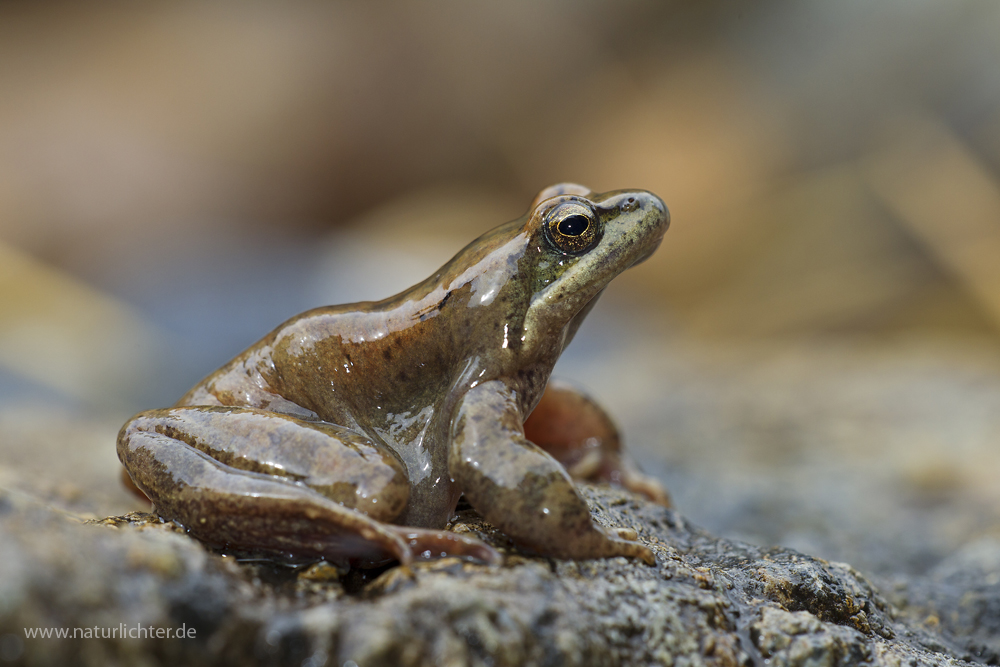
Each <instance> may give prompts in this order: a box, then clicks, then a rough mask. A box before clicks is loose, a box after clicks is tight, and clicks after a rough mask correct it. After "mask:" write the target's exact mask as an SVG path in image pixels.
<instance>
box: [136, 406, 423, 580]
mask: <svg viewBox="0 0 1000 667" xmlns="http://www.w3.org/2000/svg"><path fill="white" fill-rule="evenodd" d="M118 456H119V458H120V459H121V461H122V463H123V464H124V465H125V468H126V469H127V470H128V472H129V475H130V476H131V477H132V479H133V481H134V482H135V483H136V485H137V486H138V487H139V488H140V489H141V490H142V491H143V492H144V493H145V494H146V495H147V496H148V497H149V498H150V500H152V501H153V503H154V504H155V505H156V508H157V511H158V512H159V513H160V515H161V516H163V517H165V518H167V519H171V520H176V521H178V522H179V523H181V524H182V525H184V526H185V527H187V528H188V529H189V530H190V531H191V532H192V533H194V535H195V536H196V537H199V538H200V539H203V540H205V541H207V542H211V543H215V544H222V545H226V544H228V545H231V546H236V547H240V548H244V549H258V548H259V549H267V550H278V551H287V552H290V553H295V554H299V555H308V556H322V557H327V558H343V557H350V558H355V557H356V558H370V559H378V558H380V557H381V558H385V557H392V558H397V559H399V560H403V561H408V560H409V559H410V556H411V554H410V549H409V546H408V545H407V543H406V539H405V537H403V536H402V535H400V534H399V533H398V531H396V530H395V529H394V527H390V526H387V525H385V524H383V523H382V522H381V521H379V520H377V519H379V518H383V519H386V518H392V516H394V515H395V514H398V513H399V511H401V509H402V508H403V507H404V506H405V504H406V501H407V498H408V489H409V486H408V484H407V482H406V475H405V472H404V470H403V468H402V465H401V464H400V463H399V461H398V460H397V459H396V458H395V456H394V455H392V453H391V452H387V451H385V450H383V449H380V448H379V447H377V446H375V445H374V443H372V442H371V441H368V440H366V439H364V438H362V437H360V436H357V435H356V434H353V433H352V432H350V431H348V430H347V429H342V428H339V427H336V426H332V425H328V424H314V423H309V422H303V421H300V420H297V419H294V418H291V417H287V416H284V415H278V414H275V413H269V412H266V411H261V410H254V409H248V408H220V407H184V408H171V409H167V410H152V411H149V412H144V413H142V414H140V415H138V416H136V417H135V418H134V419H133V420H132V421H130V422H129V423H128V424H126V425H125V426H124V427H123V428H122V430H121V433H119V436H118ZM355 467H356V468H357V469H355ZM359 471H360V472H359ZM352 493H353V495H354V496H355V497H354V498H352V497H351V495H352ZM338 494H339V496H340V497H343V498H345V499H346V500H347V501H353V502H354V506H355V507H358V509H359V510H364V511H368V514H369V516H366V515H365V514H363V513H362V511H357V510H354V509H351V508H350V507H349V506H347V504H346V503H345V504H341V502H340V501H337V500H335V498H337V497H338ZM363 496H367V497H363ZM376 500H377V501H378V502H375V501H376Z"/></svg>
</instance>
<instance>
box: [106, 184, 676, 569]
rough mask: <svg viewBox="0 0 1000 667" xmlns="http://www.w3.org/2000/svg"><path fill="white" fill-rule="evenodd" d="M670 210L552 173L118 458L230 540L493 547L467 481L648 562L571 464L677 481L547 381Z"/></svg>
mask: <svg viewBox="0 0 1000 667" xmlns="http://www.w3.org/2000/svg"><path fill="white" fill-rule="evenodd" d="M668 224H669V215H668V213H667V209H666V207H665V206H664V204H663V202H662V201H661V200H660V199H659V198H658V197H656V196H655V195H653V194H651V193H649V192H645V191H640V190H636V191H630V190H619V191H614V192H607V193H604V194H596V193H592V192H590V190H588V189H587V188H584V187H582V186H579V185H574V184H562V185H556V186H553V187H550V188H547V189H546V190H543V191H542V192H541V193H539V195H538V196H537V197H536V198H535V201H534V202H533V203H532V205H531V208H530V210H529V211H528V213H527V215H525V216H524V217H523V218H520V219H518V220H514V221H513V222H509V223H507V224H504V225H501V226H499V227H497V228H495V229H493V230H492V231H490V232H488V233H486V234H484V235H483V236H481V237H480V238H478V239H476V240H475V241H473V242H472V243H471V244H470V245H468V246H467V247H466V248H465V249H463V250H462V251H461V252H459V253H458V254H457V255H456V256H455V257H454V258H453V259H452V260H451V261H449V262H448V263H447V264H445V265H444V266H443V267H442V268H441V269H440V270H439V271H437V273H435V274H434V275H432V276H431V277H430V278H428V279H426V280H424V281H423V282H421V283H419V284H417V285H415V286H414V287H412V288H410V289H408V290H406V291H404V292H402V293H400V294H397V295H396V296H393V297H390V298H388V299H385V300H384V301H377V302H364V303H354V304H348V305H342V306H329V307H324V308H317V309H314V310H310V311H308V312H306V313H303V314H301V315H299V316H297V317H294V318H292V319H291V320H289V321H287V322H285V323H284V324H282V325H281V326H279V327H278V328H277V329H275V330H274V331H272V332H271V333H270V334H268V335H267V336H265V337H264V338H263V339H262V340H261V341H260V342H258V343H257V344H255V345H253V346H252V347H251V348H249V349H248V350H246V351H245V352H243V353H242V354H240V355H239V356H238V357H236V358H235V359H233V360H232V361H231V362H229V363H228V364H226V365H225V366H223V367H222V368H220V369H219V370H217V371H216V372H214V373H212V374H211V375H209V376H208V377H207V378H205V380H203V381H202V382H200V383H199V384H198V385H197V386H195V387H194V388H193V389H192V390H191V391H189V392H188V393H187V394H186V395H185V396H184V397H183V398H181V400H180V401H178V403H177V404H176V405H175V406H174V407H172V408H167V409H162V410H150V411H148V412H143V413H140V414H139V415H137V416H135V417H134V418H133V419H132V420H131V421H129V422H128V423H127V424H125V426H124V427H123V428H122V430H121V432H120V434H119V436H118V457H119V458H120V459H121V461H122V463H123V464H124V466H125V468H126V470H127V472H128V475H129V477H130V478H131V480H132V482H134V484H135V486H136V487H138V489H140V490H141V491H142V492H143V493H144V494H145V495H146V496H147V497H148V498H149V499H150V500H151V501H152V502H153V503H154V505H155V507H156V511H157V512H158V513H159V515H160V516H161V517H163V518H164V519H166V520H172V521H175V522H177V523H179V524H181V525H182V526H184V527H185V528H187V529H188V531H189V532H190V533H191V534H192V535H194V536H195V537H197V538H199V539H201V540H203V541H204V542H206V543H209V544H213V545H216V546H221V547H226V548H230V549H236V550H242V551H256V552H266V553H270V554H279V555H286V556H291V557H298V558H303V557H305V558H326V559H328V560H331V561H334V562H345V561H350V562H354V563H367V564H373V563H379V562H386V561H388V560H392V559H396V560H399V561H401V562H403V563H408V562H410V561H411V560H413V559H415V558H436V557H439V556H444V555H449V554H450V555H458V556H464V557H472V558H477V559H480V560H484V561H487V562H496V561H497V560H499V554H498V553H497V552H496V551H495V550H493V549H492V548H491V547H489V546H487V545H486V544H484V543H482V542H480V541H479V540H475V539H472V538H470V537H465V536H460V535H458V534H456V533H453V532H450V531H446V530H443V528H444V527H445V526H446V524H447V523H448V522H449V520H450V519H451V518H452V517H453V515H454V512H455V508H456V505H457V503H458V500H459V497H460V496H462V494H464V495H465V498H466V499H467V500H468V502H469V503H470V504H471V505H472V507H474V508H475V509H476V510H477V511H478V512H479V513H480V514H481V515H482V516H483V517H484V518H485V519H486V520H488V521H489V522H490V523H492V524H493V525H495V526H496V527H497V528H499V529H500V530H501V531H503V532H504V533H505V534H506V535H507V536H508V537H510V539H511V540H512V541H513V542H514V543H515V544H517V545H518V546H519V547H521V548H523V549H526V550H528V551H531V552H535V553H539V554H543V555H547V556H553V557H556V558H601V557H609V556H630V557H636V558H640V559H642V560H644V561H646V562H647V563H650V564H652V563H653V562H654V559H653V554H652V552H651V551H650V550H649V549H648V548H647V547H645V546H643V545H642V544H640V543H638V542H637V541H635V537H636V536H635V533H634V532H632V531H622V530H619V531H614V530H608V529H604V528H602V527H600V526H598V525H596V524H594V522H593V521H592V520H591V516H590V511H589V509H588V507H587V505H586V503H585V502H584V501H583V500H582V499H581V498H580V496H579V495H578V494H577V492H576V490H575V489H574V487H573V483H572V481H571V476H570V473H572V474H573V475H575V476H576V477H578V478H581V479H594V480H606V481H609V482H611V483H616V484H620V485H623V486H626V487H629V488H632V489H634V490H636V491H639V492H641V493H644V494H645V495H647V496H648V497H650V498H652V499H654V500H657V501H659V502H662V503H664V504H667V503H668V502H669V501H668V500H667V496H666V494H665V492H664V491H663V490H662V488H661V487H660V486H659V485H658V484H657V483H656V482H655V481H653V480H651V479H649V478H646V477H644V476H642V475H641V474H639V473H638V472H637V471H636V470H635V469H634V468H633V467H632V466H631V465H630V464H628V462H627V460H626V459H625V458H624V457H623V456H622V454H621V451H620V445H619V441H618V436H617V431H616V430H615V428H614V425H613V424H612V422H611V420H610V419H609V418H608V416H607V415H606V414H605V413H604V412H603V411H602V410H601V409H600V408H599V407H598V406H597V405H596V404H595V403H594V402H593V401H591V400H590V399H588V398H586V397H585V396H583V395H582V394H580V393H579V392H578V391H576V390H574V389H572V388H570V387H568V386H565V385H553V386H552V387H551V388H550V389H549V391H546V384H547V382H548V380H549V374H550V372H551V371H552V367H553V366H554V365H555V363H556V360H557V359H558V358H559V355H560V354H561V353H562V351H563V349H564V348H565V347H566V346H567V345H568V344H569V342H570V340H571V339H572V338H573V335H574V334H575V333H576V331H577V328H578V327H579V326H580V323H581V322H582V321H583V319H584V317H585V316H586V315H587V313H588V312H589V311H590V310H591V308H593V306H594V303H595V302H596V300H597V297H598V296H599V295H600V294H601V291H602V290H603V289H604V288H605V287H606V286H607V284H608V283H609V282H610V281H611V279H612V278H614V277H615V276H616V275H618V274H619V273H621V272H622V271H624V270H625V269H627V268H629V267H630V266H633V265H635V264H637V263H639V262H641V261H643V260H645V259H646V258H648V257H649V256H650V255H651V254H652V253H653V251H654V250H656V248H657V247H658V246H659V244H660V241H661V239H662V237H663V234H664V232H665V231H666V229H667V226H668ZM543 393H544V394H545V397H544V399H543ZM539 401H542V402H541V404H540V407H539V409H538V411H537V414H536V415H534V416H533V417H532V418H531V419H528V415H530V414H531V413H532V410H533V409H535V407H536V405H538V404H539ZM525 420H528V421H527V424H526V421H525ZM526 431H527V436H526ZM532 440H534V442H532ZM561 462H562V463H561ZM563 464H565V467H564V465H563ZM567 468H568V469H569V471H570V473H568V472H567Z"/></svg>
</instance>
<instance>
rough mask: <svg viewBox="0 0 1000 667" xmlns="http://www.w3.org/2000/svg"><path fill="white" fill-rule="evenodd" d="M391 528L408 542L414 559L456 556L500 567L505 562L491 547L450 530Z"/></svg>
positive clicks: (407, 527)
mask: <svg viewBox="0 0 1000 667" xmlns="http://www.w3.org/2000/svg"><path fill="white" fill-rule="evenodd" d="M390 528H391V529H392V530H393V531H394V532H395V533H396V534H397V535H399V536H400V537H401V538H402V539H403V540H404V541H405V542H406V545H407V547H409V549H410V552H411V553H412V554H413V558H414V559H419V560H433V559H435V558H446V557H448V556H456V557H458V558H468V559H472V560H478V561H481V562H483V563H486V564H487V565H499V564H501V563H502V562H503V555H502V554H501V553H500V552H499V551H497V550H496V549H494V548H493V547H491V546H490V545H488V544H486V543H485V542H481V541H479V540H477V539H475V538H473V537H467V536H465V535H459V534H458V533H453V532H452V531H450V530H428V529H426V528H411V527H409V526H390Z"/></svg>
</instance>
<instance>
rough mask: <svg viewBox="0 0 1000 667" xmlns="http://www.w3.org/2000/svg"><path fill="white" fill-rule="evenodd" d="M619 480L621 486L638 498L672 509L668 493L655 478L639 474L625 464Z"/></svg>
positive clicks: (631, 466)
mask: <svg viewBox="0 0 1000 667" xmlns="http://www.w3.org/2000/svg"><path fill="white" fill-rule="evenodd" d="M620 480H621V481H620V484H621V486H623V487H625V488H626V489H628V490H629V491H631V492H633V493H638V494H639V495H640V496H643V497H644V498H646V500H649V501H651V502H654V503H657V504H658V505H663V506H664V507H673V503H672V502H671V500H670V493H669V492H668V491H667V489H666V487H664V486H663V485H662V484H660V482H659V480H657V479H656V478H654V477H650V476H649V475H646V474H643V473H641V472H639V471H638V470H637V469H636V467H635V466H634V465H632V464H631V463H630V462H626V464H625V465H624V466H622V471H621V477H620Z"/></svg>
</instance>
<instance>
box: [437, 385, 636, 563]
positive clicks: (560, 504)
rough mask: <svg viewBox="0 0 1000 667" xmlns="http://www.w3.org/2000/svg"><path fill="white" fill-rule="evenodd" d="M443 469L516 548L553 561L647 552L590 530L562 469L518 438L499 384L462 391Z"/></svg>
mask: <svg viewBox="0 0 1000 667" xmlns="http://www.w3.org/2000/svg"><path fill="white" fill-rule="evenodd" d="M451 435H452V445H451V449H450V451H449V455H448V468H449V471H450V473H451V475H452V477H453V478H454V479H455V481H456V482H457V483H458V485H459V487H460V488H461V489H462V492H463V493H464V494H465V497H466V498H467V499H468V500H469V502H470V503H471V504H472V506H473V507H475V508H476V510H478V511H479V513H480V514H482V515H483V517H484V518H486V519H487V520H488V521H489V522H490V523H492V524H494V525H495V526H496V527H497V528H499V529H500V530H501V531H503V532H504V533H505V534H506V535H507V536H508V537H510V538H511V539H512V540H513V541H514V542H515V543H516V544H518V545H519V546H522V547H525V548H527V549H530V550H532V551H535V552H538V553H540V554H544V555H548V556H554V557H557V558H606V557H610V556H631V557H635V558H641V559H642V560H644V561H645V562H647V563H649V564H650V565H652V564H654V563H655V562H656V561H655V559H654V557H653V552H652V551H650V550H649V549H648V548H646V547H645V546H643V545H641V544H639V543H638V542H633V541H629V540H624V539H621V538H619V537H618V536H616V535H613V534H611V533H610V532H608V531H605V530H604V529H602V528H601V527H599V526H596V525H595V524H594V523H593V521H592V520H591V516H590V509H589V508H588V507H587V503H586V502H584V500H583V499H582V498H581V497H580V496H579V494H577V492H576V489H575V488H573V482H572V480H571V479H570V478H569V475H568V474H567V473H566V470H565V469H564V468H563V467H562V466H561V465H560V464H559V462H558V461H556V460H555V459H554V458H552V457H551V456H550V455H549V454H547V453H546V452H545V451H543V450H542V449H541V448H539V447H537V446H536V445H534V444H532V443H531V442H530V441H528V440H527V439H526V438H525V437H524V428H523V417H522V416H521V413H520V410H519V408H518V406H517V401H516V398H515V392H514V391H513V390H512V389H510V388H509V387H507V386H506V385H505V384H504V383H503V382H501V381H499V380H493V381H491V382H486V383H483V384H481V385H478V386H476V387H474V388H472V389H470V390H469V391H468V392H467V393H466V394H465V396H464V397H463V398H462V400H461V401H460V402H459V404H458V406H457V408H456V411H455V414H454V417H453V419H452V425H451Z"/></svg>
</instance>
